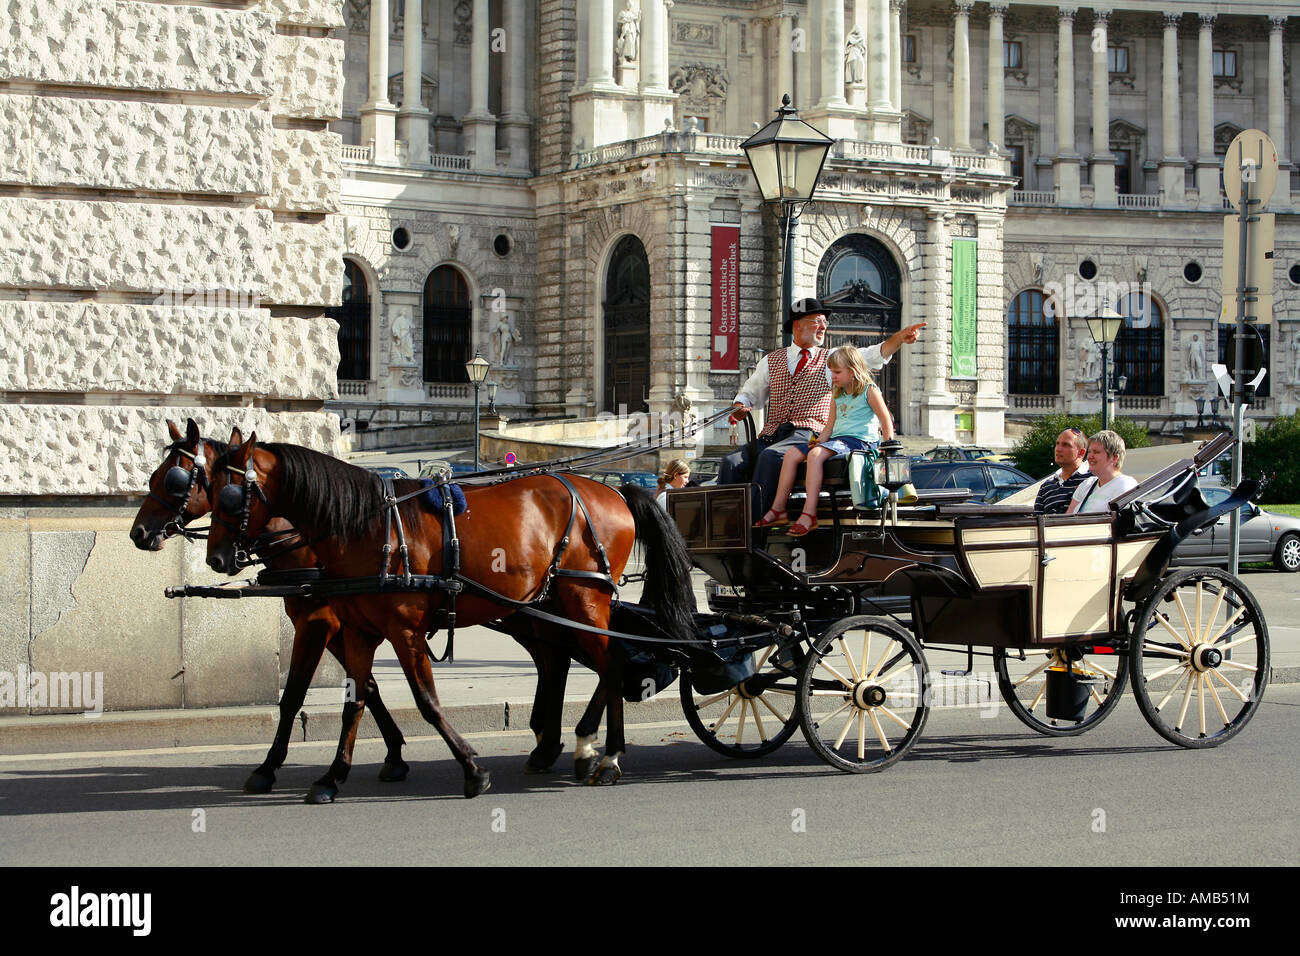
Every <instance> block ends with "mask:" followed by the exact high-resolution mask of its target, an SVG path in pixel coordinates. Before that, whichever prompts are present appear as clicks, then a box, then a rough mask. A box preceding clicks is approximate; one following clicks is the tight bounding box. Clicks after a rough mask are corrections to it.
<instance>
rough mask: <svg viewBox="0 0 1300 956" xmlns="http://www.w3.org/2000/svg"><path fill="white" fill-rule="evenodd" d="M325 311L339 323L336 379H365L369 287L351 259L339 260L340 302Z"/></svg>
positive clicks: (368, 322) (368, 328) (367, 368)
mask: <svg viewBox="0 0 1300 956" xmlns="http://www.w3.org/2000/svg"><path fill="white" fill-rule="evenodd" d="M325 314H326V315H328V316H329V317H330V318H331V319H333V320H334V321H335V322H337V323H338V324H339V370H338V378H339V381H341V382H364V381H367V380H369V378H370V289H369V288H368V287H367V286H366V274H365V273H364V272H362V271H361V267H360V266H359V265H357V264H356V263H355V262H353V261H352V260H351V259H344V260H343V301H342V303H341V304H340V305H338V306H335V307H334V308H332V309H326V310H325Z"/></svg>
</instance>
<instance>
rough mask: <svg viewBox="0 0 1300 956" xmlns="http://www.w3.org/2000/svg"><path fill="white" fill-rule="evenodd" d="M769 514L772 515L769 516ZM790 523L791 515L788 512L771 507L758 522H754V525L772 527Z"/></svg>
mask: <svg viewBox="0 0 1300 956" xmlns="http://www.w3.org/2000/svg"><path fill="white" fill-rule="evenodd" d="M769 515H770V516H771V517H769ZM789 523H790V515H789V513H788V512H785V511H776V510H774V509H771V508H769V509H768V512H767V514H765V515H763V517H761V518H759V519H758V520H757V521H756V522H754V527H755V528H772V527H775V526H776V525H781V524H789Z"/></svg>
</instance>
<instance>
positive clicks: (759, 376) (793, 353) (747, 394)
mask: <svg viewBox="0 0 1300 956" xmlns="http://www.w3.org/2000/svg"><path fill="white" fill-rule="evenodd" d="M801 351H803V349H802V348H801V347H800V346H798V345H791V346H789V347H788V348H787V349H786V350H785V360H786V362H787V364H788V367H789V371H790V374H791V375H794V369H795V366H796V365H798V364H799V353H800V352H801ZM809 351H810V352H811V351H812V350H811V349H809ZM858 351H859V352H861V353H862V359H863V361H865V362H866V363H867V368H869V369H870V370H871V371H873V372H878V371H879V370H880V369H882V368H884V367H885V366H886V365H888V364H889V360H890V359H891V358H893V356H892V355H891V356H884V355H881V354H880V345H879V344H876V345H871V346H868V347H867V348H865V349H861V348H860V349H858ZM826 384H827V385H830V384H831V369H830V366H829V365H828V366H826ZM771 390H772V383H771V380H770V376H769V374H768V371H767V356H766V355H764V356H763V358H762V359H760V360H759V363H758V368H756V369H754V374H753V375H751V376H749V379H748V380H747V381H746V382H745V384H744V385H742V386H741V387H740V391H739V392H737V393H736V398H735V401H737V402H739V403H740V404H741V405H744V406H745V407H746V408H762V407H763V406H764V405H766V404H767V398H768V394H769V393H770V392H771Z"/></svg>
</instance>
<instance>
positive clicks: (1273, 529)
mask: <svg viewBox="0 0 1300 956" xmlns="http://www.w3.org/2000/svg"><path fill="white" fill-rule="evenodd" d="M1201 494H1203V495H1204V496H1205V500H1206V501H1208V502H1209V503H1210V504H1212V505H1213V504H1218V503H1219V502H1221V501H1223V500H1224V499H1226V498H1227V497H1228V496H1229V495H1230V494H1232V492H1231V491H1230V490H1228V489H1227V488H1223V487H1218V486H1214V485H1211V486H1209V487H1206V486H1205V485H1204V484H1202V486H1201ZM1230 517H1231V516H1230V515H1223V516H1222V517H1220V518H1219V520H1218V521H1216V522H1215V523H1214V524H1212V525H1211V526H1210V527H1208V528H1206V529H1205V530H1204V531H1202V532H1201V533H1200V534H1194V535H1190V536H1188V538H1187V539H1186V540H1185V541H1183V542H1182V543H1181V544H1179V545H1178V547H1177V548H1176V549H1175V550H1174V556H1173V557H1172V558H1171V559H1170V562H1169V563H1170V564H1171V565H1174V566H1176V567H1181V566H1187V565H1215V564H1222V565H1227V563H1228V536H1229V527H1228V524H1229V522H1228V519H1229V518H1230ZM1238 557H1239V559H1240V560H1241V561H1243V562H1245V561H1272V562H1273V567H1275V568H1277V569H1278V570H1279V571H1300V518H1295V517H1292V516H1291V515H1284V514H1278V513H1277V512H1275V511H1265V510H1264V509H1263V508H1261V507H1260V506H1259V505H1257V504H1255V503H1254V502H1252V501H1248V502H1246V503H1245V504H1244V505H1242V506H1241V546H1240V550H1239V551H1238Z"/></svg>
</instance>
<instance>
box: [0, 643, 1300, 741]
mask: <svg viewBox="0 0 1300 956" xmlns="http://www.w3.org/2000/svg"><path fill="white" fill-rule="evenodd" d="M1269 683H1270V684H1300V666H1296V667H1277V668H1273V669H1272V672H1271V674H1270V675H1269ZM587 703H588V699H587V698H585V697H582V698H578V697H573V698H569V699H566V700H565V702H564V713H563V719H562V726H563V727H564V728H565V735H566V737H567V736H568V735H569V734H570V733H571V731H572V729H573V728H574V727H575V726H576V725H577V723H578V721H579V720H580V719H581V718H582V714H583V712H584V711H585V710H586V707H587ZM625 706H626V711H625V713H626V718H627V726H628V727H629V728H630V727H635V726H638V725H641V724H651V723H663V722H677V721H681V722H685V719H686V718H685V717H684V716H683V714H682V706H681V699H680V698H679V696H678V695H677V694H676V693H674V692H673V691H666V692H665V693H663V694H661V695H659V696H658V697H656V698H655V699H653V700H648V701H641V702H638V703H636V704H627V705H625ZM532 710H533V707H532V702H531V701H527V702H523V701H519V702H515V701H501V702H498V703H487V704H463V705H459V706H451V707H446V708H444V713H445V714H446V715H447V718H448V719H449V720H450V721H451V723H452V725H453V726H455V728H456V730H457V731H458V732H460V733H462V734H472V733H500V732H502V731H527V730H528V729H529V726H528V721H529V719H530V717H531V716H532ZM389 712H390V713H391V714H392V716H393V719H394V720H395V721H396V722H397V726H398V727H400V728H401V729H402V731H403V733H404V734H405V735H407V736H409V737H426V736H431V735H433V734H434V733H435V731H434V729H433V727H432V726H431V725H430V724H428V723H427V722H426V721H425V720H424V718H423V717H422V716H421V714H420V712H419V710H418V709H417V708H416V707H415V705H414V704H406V705H404V706H400V707H391V708H389ZM279 718H280V709H279V707H277V706H275V705H273V704H263V705H260V706H253V707H208V708H200V709H194V710H150V711H124V712H118V713H111V712H110V713H105V714H102V715H100V716H98V717H85V716H83V715H81V714H51V715H45V716H22V717H4V718H0V757H22V756H35V755H40V754H65V753H69V754H70V753H86V752H95V751H113V750H156V749H167V748H179V747H205V746H245V745H249V746H251V745H262V746H266V747H269V746H270V744H271V740H272V738H273V737H274V736H275V728H276V725H277V723H278V722H279ZM339 720H340V708H339V707H337V706H329V705H326V704H309V705H308V706H306V707H304V708H303V709H302V710H301V711H300V712H299V714H298V717H297V718H296V719H295V724H296V726H295V728H294V732H293V736H292V742H294V743H301V742H304V741H306V742H331V743H332V742H335V741H337V740H338V736H339V729H340V723H339ZM357 737H358V739H364V740H374V739H378V738H379V737H380V733H379V728H378V727H376V726H375V722H374V720H373V718H372V717H371V716H370V714H369V712H367V713H366V715H365V716H364V717H363V718H362V721H361V727H360V729H359V730H358V732H357Z"/></svg>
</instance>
